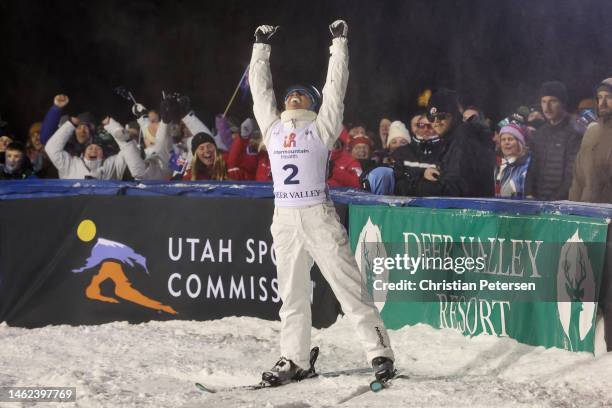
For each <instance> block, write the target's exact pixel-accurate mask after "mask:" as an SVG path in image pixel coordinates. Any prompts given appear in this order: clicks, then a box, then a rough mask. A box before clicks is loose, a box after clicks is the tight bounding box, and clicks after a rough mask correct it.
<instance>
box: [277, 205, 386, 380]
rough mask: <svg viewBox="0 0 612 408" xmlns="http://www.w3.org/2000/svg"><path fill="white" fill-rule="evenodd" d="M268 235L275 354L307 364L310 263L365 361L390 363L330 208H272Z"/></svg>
mask: <svg viewBox="0 0 612 408" xmlns="http://www.w3.org/2000/svg"><path fill="white" fill-rule="evenodd" d="M270 230H271V232H272V237H273V239H274V246H275V248H276V249H275V250H276V270H277V275H278V288H279V292H280V296H281V299H282V301H283V305H282V307H281V309H280V319H281V341H280V343H281V355H282V356H284V357H286V358H288V359H291V360H293V362H294V363H296V364H297V365H299V366H300V367H302V368H306V367H308V365H309V363H308V357H309V352H310V329H311V325H312V318H311V308H310V293H311V283H310V269H311V267H312V265H313V260H314V262H316V263H317V265H318V266H319V269H320V270H321V273H322V274H323V277H324V278H325V280H327V282H328V283H329V285H330V287H331V289H332V290H333V291H334V294H335V295H336V298H337V299H338V301H339V302H340V305H341V306H342V310H343V311H344V313H345V314H346V315H347V316H348V318H349V319H350V320H351V322H352V323H353V325H354V327H355V330H356V332H357V337H358V339H359V341H360V342H361V344H362V346H363V347H364V349H365V351H366V354H367V358H368V361H371V360H372V359H373V358H375V357H379V356H384V357H388V358H391V359H394V356H393V351H392V350H391V345H390V343H389V336H388V334H387V330H386V329H385V326H384V324H383V322H382V320H381V318H380V314H379V313H378V309H376V306H375V305H374V303H373V302H372V299H371V296H370V295H369V294H368V292H367V289H366V288H365V285H364V284H363V281H362V279H361V273H360V272H359V269H358V267H357V263H356V262H355V258H354V257H353V254H352V253H351V251H350V249H349V242H348V236H347V233H346V230H345V229H344V227H343V226H342V224H341V223H340V219H339V217H338V214H336V210H335V208H334V205H333V204H332V203H331V202H328V203H324V204H316V205H313V206H310V207H304V208H283V207H281V208H279V207H277V208H275V210H274V218H273V221H272V227H271V228H270Z"/></svg>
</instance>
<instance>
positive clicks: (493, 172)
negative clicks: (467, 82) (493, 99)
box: [0, 78, 612, 203]
mask: <svg viewBox="0 0 612 408" xmlns="http://www.w3.org/2000/svg"><path fill="white" fill-rule="evenodd" d="M419 102H420V104H421V106H422V107H421V108H420V109H421V110H418V111H416V112H415V113H414V114H412V115H411V116H410V117H408V118H406V119H407V120H406V121H405V123H404V121H402V120H398V118H391V117H382V118H381V119H380V122H379V124H378V129H376V130H373V131H370V129H368V128H367V127H366V126H365V125H364V124H362V123H347V124H346V126H345V128H344V129H343V130H342V133H341V135H340V137H339V139H338V141H337V142H336V144H335V145H334V147H333V149H332V151H331V152H330V159H329V166H328V184H329V185H330V186H332V187H335V186H345V187H352V188H356V189H363V190H366V191H370V192H372V193H375V194H384V195H399V196H422V197H424V196H454V197H500V198H516V199H537V200H567V199H570V200H574V201H586V202H607V203H610V202H612V78H608V79H605V80H603V81H602V82H601V83H600V84H599V85H597V87H596V89H595V93H594V95H593V98H591V99H584V100H582V101H581V102H580V104H579V105H578V107H577V109H571V108H570V106H569V105H568V95H567V90H566V87H565V85H564V84H563V83H561V82H558V81H550V82H545V83H543V84H542V86H541V87H540V89H539V104H537V105H536V106H531V107H529V106H521V107H518V108H517V109H516V111H515V112H510V114H509V115H508V116H507V117H505V118H504V119H502V120H501V121H499V122H497V123H494V122H492V121H491V120H490V119H488V118H487V117H486V115H485V112H484V111H483V109H482V108H481V107H478V106H471V105H470V106H462V104H461V98H460V96H459V95H457V93H456V92H455V91H453V90H449V89H438V90H436V91H435V92H433V94H432V93H431V92H428V93H427V96H426V97H425V99H424V100H423V98H421V100H420V101H419ZM155 108H156V109H154V110H152V109H147V108H146V107H145V106H143V105H142V104H139V103H135V104H134V106H133V107H132V113H133V115H134V120H133V121H131V122H129V123H126V124H120V123H118V122H117V121H116V120H114V119H113V118H111V117H106V118H104V119H102V120H99V121H96V120H95V119H94V118H93V117H92V115H91V114H89V113H88V112H83V113H80V114H78V115H74V112H71V110H70V99H69V97H68V96H66V95H56V96H55V97H54V98H53V104H52V105H51V107H50V109H49V111H48V112H47V114H46V115H45V117H44V119H43V120H42V122H37V123H34V124H32V126H30V128H29V130H28V132H27V138H26V140H25V142H22V141H20V140H18V139H17V138H16V137H15V136H14V135H13V134H12V133H11V132H10V131H9V130H8V129H9V128H8V126H7V123H6V122H4V121H2V120H0V179H4V180H6V179H12V180H19V179H27V178H32V177H37V178H61V179H87V178H92V179H105V180H186V181H190V180H218V181H223V180H235V181H256V182H270V181H271V180H272V175H271V171H270V161H269V159H268V154H267V151H266V147H265V145H264V144H263V143H262V135H261V133H260V131H259V129H258V127H257V123H256V122H255V120H253V119H252V118H246V119H245V120H244V121H242V123H237V122H236V123H235V122H234V121H233V120H231V119H229V118H226V117H225V116H224V115H217V116H216V117H215V123H214V127H213V129H212V130H211V128H209V127H208V126H206V125H205V124H204V123H203V121H202V120H201V119H200V118H199V117H198V116H197V114H196V112H194V110H193V109H192V107H191V103H190V100H189V98H188V97H187V96H184V95H179V94H171V95H164V98H163V99H162V101H161V103H160V105H159V107H155ZM73 115H74V116H73ZM394 119H395V120H394ZM400 119H401V118H400ZM406 124H408V126H406Z"/></svg>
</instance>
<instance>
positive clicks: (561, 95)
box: [540, 81, 567, 106]
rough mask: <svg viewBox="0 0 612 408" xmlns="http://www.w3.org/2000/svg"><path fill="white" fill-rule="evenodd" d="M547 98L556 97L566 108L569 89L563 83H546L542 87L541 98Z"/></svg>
mask: <svg viewBox="0 0 612 408" xmlns="http://www.w3.org/2000/svg"><path fill="white" fill-rule="evenodd" d="M545 96H554V97H555V98H557V99H559V101H560V102H561V103H562V104H563V105H564V106H567V88H566V87H565V85H564V84H563V82H559V81H549V82H544V83H543V84H542V86H541V87H540V98H543V97H545Z"/></svg>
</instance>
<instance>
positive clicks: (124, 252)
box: [72, 220, 178, 315]
mask: <svg viewBox="0 0 612 408" xmlns="http://www.w3.org/2000/svg"><path fill="white" fill-rule="evenodd" d="M77 235H78V237H79V239H81V241H83V242H89V241H91V240H93V239H94V238H95V236H96V224H94V222H93V221H91V220H84V221H82V222H81V223H80V224H79V227H78V228H77ZM134 263H137V264H139V265H140V266H142V267H143V268H144V270H145V272H146V273H147V274H149V270H148V268H147V259H146V258H145V257H144V256H142V255H140V254H138V253H136V252H135V251H134V250H133V249H132V248H130V247H128V246H127V245H124V244H122V243H120V242H115V241H110V240H108V239H104V238H98V241H97V242H96V245H94V247H93V248H92V250H91V255H90V256H89V258H87V261H86V263H85V266H83V267H82V268H79V269H74V270H73V271H72V272H74V273H81V272H83V271H85V270H88V269H92V268H95V267H98V266H99V267H100V269H99V270H98V273H96V274H95V275H94V276H93V277H92V278H91V282H90V284H89V286H87V289H85V296H87V298H88V299H92V300H99V301H102V302H109V303H120V302H119V300H118V299H116V298H114V297H110V296H104V295H103V294H102V293H101V291H100V284H102V282H104V281H106V280H109V279H110V280H111V281H113V282H114V284H115V295H116V296H117V297H119V298H121V299H124V300H127V301H129V302H133V303H136V304H139V305H141V306H144V307H148V308H150V309H155V310H161V311H163V312H166V313H170V314H173V315H175V314H178V313H177V312H176V310H174V309H173V308H172V307H171V306H167V305H164V304H162V303H161V302H159V301H157V300H154V299H151V298H149V297H148V296H145V295H143V294H142V293H140V291H138V290H137V289H134V288H133V287H132V283H131V282H130V280H129V279H128V277H127V276H126V275H125V272H124V271H123V264H127V265H129V266H134Z"/></svg>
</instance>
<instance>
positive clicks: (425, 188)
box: [419, 89, 495, 197]
mask: <svg viewBox="0 0 612 408" xmlns="http://www.w3.org/2000/svg"><path fill="white" fill-rule="evenodd" d="M427 116H428V119H429V121H430V122H431V123H432V124H433V129H434V131H435V132H436V133H437V134H438V135H440V137H441V138H442V140H443V142H444V150H443V152H442V154H441V159H440V165H439V169H433V168H427V169H425V172H424V173H423V178H424V180H423V181H422V183H421V191H420V194H419V195H423V196H453V197H492V196H493V194H494V188H493V183H491V175H492V174H493V172H494V170H495V151H494V145H493V142H492V140H491V139H492V138H491V134H490V132H489V131H488V130H487V129H486V127H485V126H483V125H482V124H480V123H474V122H473V121H469V122H467V123H464V122H463V120H462V117H461V114H460V113H459V104H458V101H457V94H456V93H455V91H452V90H448V89H441V90H439V91H437V92H436V93H434V94H433V95H432V97H431V98H430V100H429V104H428V107H427Z"/></svg>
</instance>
